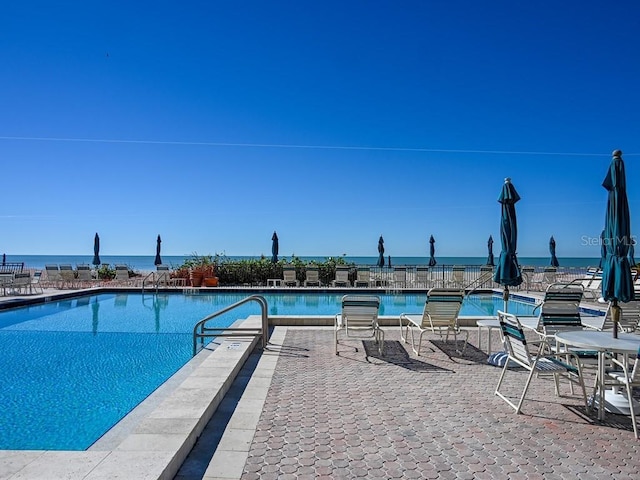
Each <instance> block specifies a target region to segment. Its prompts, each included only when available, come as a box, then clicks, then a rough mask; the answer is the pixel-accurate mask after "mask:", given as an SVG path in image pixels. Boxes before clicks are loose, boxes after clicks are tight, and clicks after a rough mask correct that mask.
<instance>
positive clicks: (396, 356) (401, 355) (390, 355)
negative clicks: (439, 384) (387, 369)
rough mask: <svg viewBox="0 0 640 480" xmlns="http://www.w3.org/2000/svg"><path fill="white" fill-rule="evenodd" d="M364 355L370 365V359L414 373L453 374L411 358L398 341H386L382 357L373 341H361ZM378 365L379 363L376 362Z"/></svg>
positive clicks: (447, 370) (451, 371)
mask: <svg viewBox="0 0 640 480" xmlns="http://www.w3.org/2000/svg"><path fill="white" fill-rule="evenodd" d="M362 344H363V346H364V351H365V354H366V355H367V361H368V362H370V363H373V362H371V360H370V359H375V360H379V361H380V362H384V363H388V364H392V365H397V366H399V367H402V368H406V369H407V370H412V371H414V372H448V373H453V370H449V369H447V368H442V367H438V366H436V365H432V364H430V363H427V362H423V361H421V360H418V359H415V358H411V357H410V356H409V353H408V352H407V351H406V350H405V348H404V347H403V346H402V343H401V342H399V341H398V340H386V341H385V342H384V355H380V353H379V352H378V345H377V344H376V343H375V341H373V340H363V341H362ZM376 363H377V364H380V363H379V362H376Z"/></svg>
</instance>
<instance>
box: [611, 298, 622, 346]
mask: <svg viewBox="0 0 640 480" xmlns="http://www.w3.org/2000/svg"><path fill="white" fill-rule="evenodd" d="M620 310H621V309H620V307H619V306H618V300H617V299H615V298H614V299H613V301H612V303H611V318H612V320H613V338H618V323H619V322H620Z"/></svg>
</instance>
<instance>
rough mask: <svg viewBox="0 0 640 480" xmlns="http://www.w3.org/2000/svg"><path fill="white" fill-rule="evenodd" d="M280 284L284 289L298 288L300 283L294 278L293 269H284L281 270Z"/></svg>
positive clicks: (294, 270)
mask: <svg viewBox="0 0 640 480" xmlns="http://www.w3.org/2000/svg"><path fill="white" fill-rule="evenodd" d="M282 284H283V285H284V286H285V287H299V286H300V282H299V281H298V279H297V278H296V269H295V267H284V268H283V269H282Z"/></svg>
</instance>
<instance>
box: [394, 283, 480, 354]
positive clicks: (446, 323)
mask: <svg viewBox="0 0 640 480" xmlns="http://www.w3.org/2000/svg"><path fill="white" fill-rule="evenodd" d="M463 299H464V292H463V291H462V290H458V289H448V288H432V289H431V290H429V291H428V292H427V301H426V303H425V304H424V309H423V311H422V314H412V313H402V314H400V338H402V340H403V341H404V342H405V343H407V341H408V340H407V338H408V336H409V333H411V348H412V349H413V351H414V352H415V354H416V355H420V348H421V346H422V336H423V335H424V334H425V332H433V333H437V334H438V335H440V337H442V334H443V333H445V334H446V337H445V341H448V340H449V334H453V336H454V339H455V341H456V345H457V341H458V335H463V336H464V346H463V347H462V353H463V354H464V351H465V349H466V348H467V343H468V340H469V332H468V331H466V330H462V329H461V328H460V327H459V325H458V314H459V313H460V308H461V307H462V301H463ZM414 329H417V330H418V331H419V332H420V337H419V338H418V348H417V349H416V342H415V339H414V334H413V330H414Z"/></svg>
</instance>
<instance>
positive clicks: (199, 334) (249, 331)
mask: <svg viewBox="0 0 640 480" xmlns="http://www.w3.org/2000/svg"><path fill="white" fill-rule="evenodd" d="M249 302H257V303H259V304H260V309H261V313H262V325H261V328H225V327H207V326H206V323H207V322H208V321H209V320H211V319H213V318H216V317H219V316H220V315H222V314H223V313H227V312H229V311H230V310H233V309H234V308H237V307H239V306H241V305H244V304H245V303H249ZM267 312H268V306H267V301H266V300H265V299H264V297H262V296H260V295H251V296H250V297H246V298H243V299H242V300H240V301H239V302H236V303H234V304H233V305H229V306H228V307H225V308H223V309H222V310H218V311H217V312H215V313H212V314H211V315H209V316H207V317H205V318H203V319H202V320H200V321H199V322H198V323H196V325H195V326H194V327H193V355H195V354H196V353H197V349H198V340H200V345H201V346H203V345H204V339H205V338H208V337H246V336H254V337H258V336H262V348H267V336H268V335H269V316H268V313H267Z"/></svg>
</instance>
